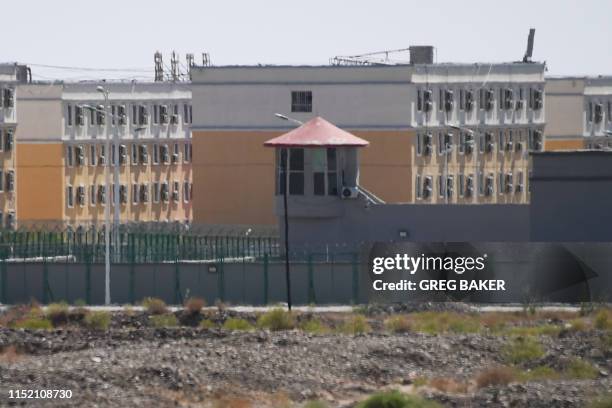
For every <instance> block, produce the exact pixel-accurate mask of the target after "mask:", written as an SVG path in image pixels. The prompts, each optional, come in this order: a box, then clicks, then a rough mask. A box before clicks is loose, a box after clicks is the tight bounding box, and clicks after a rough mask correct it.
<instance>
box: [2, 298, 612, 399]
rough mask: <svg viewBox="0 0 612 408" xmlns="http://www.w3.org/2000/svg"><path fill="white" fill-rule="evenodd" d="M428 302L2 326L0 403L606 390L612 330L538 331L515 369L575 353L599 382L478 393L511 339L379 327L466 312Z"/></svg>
mask: <svg viewBox="0 0 612 408" xmlns="http://www.w3.org/2000/svg"><path fill="white" fill-rule="evenodd" d="M434 306H435V307H434ZM434 306H431V305H429V306H428V305H424V306H423V305H420V306H415V305H409V306H406V305H395V306H393V307H391V308H390V307H388V306H373V307H369V308H365V309H363V310H362V312H363V313H365V314H366V315H367V316H368V319H369V322H370V324H371V325H372V327H373V328H374V332H373V333H371V334H361V335H355V336H353V335H345V334H325V335H312V334H307V333H304V332H301V331H297V330H293V331H282V332H269V331H263V330H258V331H253V332H230V331H226V330H221V329H210V330H205V329H199V328H193V327H180V328H152V327H148V316H147V314H146V313H144V312H141V311H133V312H131V313H119V312H115V313H114V314H113V319H112V323H111V326H110V328H109V329H108V330H106V331H94V330H86V329H82V328H78V327H77V326H68V327H67V328H65V329H54V330H23V329H8V328H0V406H54V407H55V406H71V407H74V406H79V407H81V406H88V407H115V406H120V407H131V406H142V407H176V406H181V407H211V408H224V407H228V408H249V407H251V408H256V407H282V408H286V407H300V406H301V405H303V403H304V402H306V401H308V400H313V399H321V400H325V401H327V403H328V404H329V406H330V407H347V408H348V407H353V406H354V405H355V403H356V401H359V400H361V399H363V398H364V397H365V396H367V395H369V394H371V393H373V392H376V391H379V390H381V389H386V388H394V389H400V390H402V391H405V392H418V393H420V394H421V395H423V396H425V397H428V398H431V399H434V400H437V401H438V402H440V403H441V404H442V405H443V406H450V407H485V406H486V407H489V406H500V407H550V406H555V407H557V406H558V407H575V406H585V404H587V403H588V401H590V400H591V399H592V398H593V397H594V396H597V395H599V394H601V393H602V392H604V391H610V390H612V380H611V378H610V376H609V373H610V372H611V370H612V354H611V351H610V350H609V348H608V349H603V348H602V347H603V346H602V337H603V336H604V335H610V334H609V332H608V333H607V334H606V333H604V332H601V331H597V330H588V331H577V332H572V331H567V330H564V331H562V333H561V334H559V335H558V336H556V335H555V336H540V337H539V340H540V342H541V343H542V346H543V347H544V349H545V352H546V353H545V355H544V357H542V358H541V359H539V360H536V361H532V362H530V363H524V364H523V365H522V366H521V367H520V368H521V369H530V368H533V367H536V366H542V365H544V366H547V367H552V368H555V369H560V368H562V367H564V365H566V364H567V361H569V360H571V359H576V358H580V359H583V360H585V361H588V362H589V363H590V364H592V365H593V366H594V367H596V368H597V370H598V372H599V375H598V378H596V379H592V380H546V381H539V382H533V381H532V382H523V383H510V384H509V385H504V386H489V387H486V388H481V389H479V390H478V389H476V387H474V386H473V385H471V384H474V379H475V377H476V376H477V375H478V374H479V373H480V372H482V371H483V370H485V369H487V368H490V367H493V366H496V365H500V364H502V363H503V361H502V357H501V356H502V354H503V353H502V348H503V347H504V346H505V345H506V344H507V343H508V341H509V338H508V337H505V336H500V335H483V334H461V335H460V334H443V335H426V334H420V333H413V332H411V333H405V334H387V333H384V330H382V322H383V320H384V318H385V317H387V316H388V315H389V314H390V313H410V312H414V311H421V310H435V311H441V310H451V311H455V312H459V313H462V312H470V313H472V312H473V309H471V308H470V307H468V306H465V305H461V304H451V305H450V306H452V307H450V306H449V305H448V304H447V305H446V306H440V305H435V304H434ZM415 308H416V309H415ZM438 309H440V310H438ZM305 310H307V313H301V314H298V316H297V317H298V320H299V319H304V318H308V317H309V316H312V309H305ZM176 314H177V316H179V317H180V316H181V312H176ZM207 316H208V317H209V318H210V319H211V320H212V321H214V322H215V323H216V324H221V323H222V322H223V321H225V319H227V318H228V317H241V318H244V319H246V320H248V321H250V322H252V323H253V322H255V320H256V318H257V315H256V314H255V313H254V312H253V311H252V310H250V309H248V310H246V311H243V310H239V311H238V310H229V309H228V310H223V311H222V310H219V311H217V312H215V313H211V312H207ZM317 317H319V319H320V320H321V321H323V322H325V323H326V324H328V325H329V326H337V324H338V322H339V321H342V319H344V318H346V313H339V312H338V311H337V310H332V311H327V313H326V312H323V311H321V312H320V313H319V314H317ZM198 321H199V320H196V321H194V322H191V323H194V324H196V325H197V322H198ZM540 323H542V322H540ZM544 323H546V322H544ZM556 323H559V321H558V322H556ZM13 351H15V352H13ZM422 378H428V379H432V378H444V379H451V380H453V381H455V382H457V383H461V384H468V385H469V387H468V389H467V390H463V391H461V392H454V393H453V392H448V391H446V392H442V391H439V390H438V389H435V388H431V387H429V386H421V385H419V386H417V383H418V382H419V380H420V379H422ZM21 389H30V390H32V389H33V390H47V389H60V390H71V391H72V398H70V399H63V400H58V399H55V400H42V399H38V400H36V399H28V400H24V399H21V400H16V399H9V398H8V397H9V392H10V390H21Z"/></svg>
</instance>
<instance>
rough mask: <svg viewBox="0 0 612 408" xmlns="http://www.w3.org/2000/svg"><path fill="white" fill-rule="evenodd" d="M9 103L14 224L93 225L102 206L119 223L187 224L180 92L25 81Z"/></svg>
mask: <svg viewBox="0 0 612 408" xmlns="http://www.w3.org/2000/svg"><path fill="white" fill-rule="evenodd" d="M100 86H101V87H103V89H104V90H107V91H108V97H109V103H108V105H109V106H107V107H105V99H104V94H103V93H102V92H100V91H99V90H98V89H97V88H98V87H100ZM17 100H18V103H19V106H20V107H21V108H20V115H21V120H22V123H23V126H22V127H19V128H18V130H17V134H16V140H17V155H16V158H17V162H18V163H19V166H18V168H19V170H18V172H17V177H18V183H17V187H16V190H17V202H18V204H17V218H18V222H19V224H20V225H26V224H29V223H34V224H40V223H52V222H61V223H63V224H71V225H83V224H88V223H92V224H96V223H101V222H103V220H104V214H105V208H104V207H105V206H106V205H107V202H108V201H107V200H109V201H110V205H112V206H113V208H112V210H111V214H113V215H114V216H115V218H117V219H118V220H119V221H120V222H147V221H160V222H164V221H168V222H190V221H191V219H192V209H191V208H192V204H191V203H192V197H193V189H192V171H191V160H192V153H191V152H192V149H191V116H192V108H191V91H190V89H189V85H188V84H180V83H170V82H168V83H166V82H160V83H140V82H134V81H132V82H115V83H106V82H83V83H60V82H58V83H34V84H24V85H20V86H19V88H18V97H17ZM107 132H108V134H109V137H110V140H111V142H110V149H108V148H107V146H106V137H107ZM107 161H108V162H109V163H110V169H109V170H110V173H111V176H110V177H111V180H112V181H111V183H112V186H111V188H110V189H109V190H110V191H106V190H107V189H106V180H105V165H106V163H107ZM116 180H118V182H116ZM115 203H117V204H118V209H117V205H116V204H115Z"/></svg>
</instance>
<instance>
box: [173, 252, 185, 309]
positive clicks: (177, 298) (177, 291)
mask: <svg viewBox="0 0 612 408" xmlns="http://www.w3.org/2000/svg"><path fill="white" fill-rule="evenodd" d="M180 273H181V272H180V269H179V262H178V258H176V259H175V260H174V304H175V305H180V304H182V303H183V300H182V299H181V298H182V296H181V277H180Z"/></svg>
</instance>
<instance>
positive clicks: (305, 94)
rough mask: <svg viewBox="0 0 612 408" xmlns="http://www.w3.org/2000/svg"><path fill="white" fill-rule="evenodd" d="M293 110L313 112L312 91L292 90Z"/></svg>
mask: <svg viewBox="0 0 612 408" xmlns="http://www.w3.org/2000/svg"><path fill="white" fill-rule="evenodd" d="M291 112H312V91H291Z"/></svg>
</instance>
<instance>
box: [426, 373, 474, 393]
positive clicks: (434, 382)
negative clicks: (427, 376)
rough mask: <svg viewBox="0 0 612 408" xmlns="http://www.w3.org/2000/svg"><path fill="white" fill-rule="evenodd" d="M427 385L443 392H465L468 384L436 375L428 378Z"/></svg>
mask: <svg viewBox="0 0 612 408" xmlns="http://www.w3.org/2000/svg"><path fill="white" fill-rule="evenodd" d="M429 386H430V387H433V388H435V389H437V390H439V391H442V392H445V393H453V394H456V393H466V392H467V390H468V385H467V384H466V383H461V382H458V381H455V380H454V379H452V378H444V377H436V378H432V379H431V380H429Z"/></svg>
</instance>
